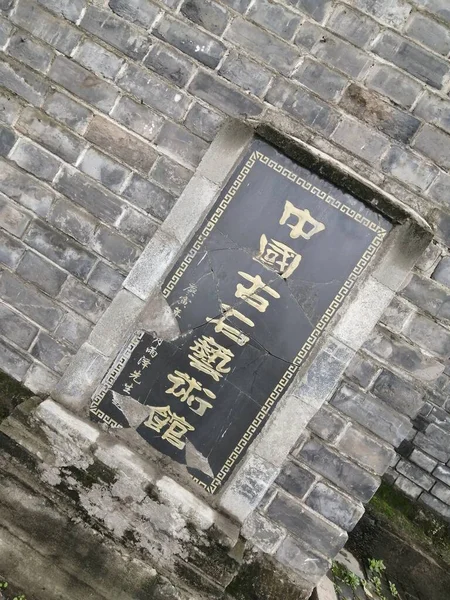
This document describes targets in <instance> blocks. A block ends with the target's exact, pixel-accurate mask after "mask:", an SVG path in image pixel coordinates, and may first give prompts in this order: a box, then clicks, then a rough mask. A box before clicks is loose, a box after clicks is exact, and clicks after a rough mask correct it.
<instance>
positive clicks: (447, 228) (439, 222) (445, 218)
mask: <svg viewBox="0 0 450 600" xmlns="http://www.w3.org/2000/svg"><path fill="white" fill-rule="evenodd" d="M432 219H433V225H434V227H435V232H436V237H437V238H438V239H440V240H442V241H443V242H444V243H445V245H446V246H449V247H450V215H449V214H448V212H444V211H442V210H435V211H433V213H432Z"/></svg>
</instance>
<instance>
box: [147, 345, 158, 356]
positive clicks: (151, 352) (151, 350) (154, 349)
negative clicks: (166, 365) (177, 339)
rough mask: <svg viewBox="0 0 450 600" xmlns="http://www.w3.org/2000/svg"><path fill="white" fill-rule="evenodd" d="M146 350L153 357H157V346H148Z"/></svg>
mask: <svg viewBox="0 0 450 600" xmlns="http://www.w3.org/2000/svg"><path fill="white" fill-rule="evenodd" d="M145 352H146V354H150V356H151V357H152V358H155V357H156V356H158V353H157V351H156V348H153V346H150V348H146V349H145Z"/></svg>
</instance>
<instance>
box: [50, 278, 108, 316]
mask: <svg viewBox="0 0 450 600" xmlns="http://www.w3.org/2000/svg"><path fill="white" fill-rule="evenodd" d="M59 300H60V301H61V302H64V304H67V306H69V307H70V308H72V309H73V310H74V311H75V312H76V313H78V314H80V315H81V316H82V317H84V318H85V319H88V320H89V321H92V322H93V323H95V322H96V321H98V320H99V319H100V317H101V316H102V314H103V313H104V312H105V310H106V309H107V308H108V305H109V302H108V300H106V298H104V297H103V296H100V295H99V294H97V293H95V292H93V291H92V290H90V289H89V288H88V287H87V286H85V285H83V284H82V283H80V282H79V281H77V280H76V279H73V278H70V279H68V280H67V281H66V283H65V284H64V286H63V289H62V290H61V293H60V295H59Z"/></svg>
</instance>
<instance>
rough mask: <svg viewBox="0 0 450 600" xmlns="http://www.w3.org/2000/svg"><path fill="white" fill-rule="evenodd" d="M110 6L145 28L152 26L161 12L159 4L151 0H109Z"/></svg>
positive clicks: (114, 10) (117, 12)
mask: <svg viewBox="0 0 450 600" xmlns="http://www.w3.org/2000/svg"><path fill="white" fill-rule="evenodd" d="M108 6H109V8H110V9H111V10H112V11H113V12H115V13H116V14H117V15H119V16H120V17H124V18H125V19H128V20H129V21H132V22H133V23H138V24H139V25H142V26H143V27H145V28H149V27H151V25H152V23H153V22H154V20H155V19H156V16H157V14H158V12H159V9H158V6H157V5H156V4H153V2H149V0H109V3H108Z"/></svg>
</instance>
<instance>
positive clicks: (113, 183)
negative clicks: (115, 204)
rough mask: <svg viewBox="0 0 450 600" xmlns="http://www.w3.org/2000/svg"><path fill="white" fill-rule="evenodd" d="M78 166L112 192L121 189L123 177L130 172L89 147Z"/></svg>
mask: <svg viewBox="0 0 450 600" xmlns="http://www.w3.org/2000/svg"><path fill="white" fill-rule="evenodd" d="M78 168H79V169H80V170H81V171H83V173H86V175H89V176H90V177H92V178H93V179H96V180H97V181H99V182H100V183H101V184H102V185H104V186H105V187H107V188H108V189H109V190H112V191H113V192H119V191H120V190H121V188H122V186H123V183H124V181H125V179H126V178H127V177H128V175H129V174H130V173H131V171H130V170H129V169H127V168H126V167H124V166H122V165H121V164H119V163H117V162H115V161H114V160H112V159H111V158H109V157H108V156H106V155H105V154H103V153H102V152H98V151H97V150H96V149H95V148H89V150H88V151H87V152H86V154H85V155H84V156H83V160H82V161H81V163H80V164H79V167H78Z"/></svg>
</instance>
